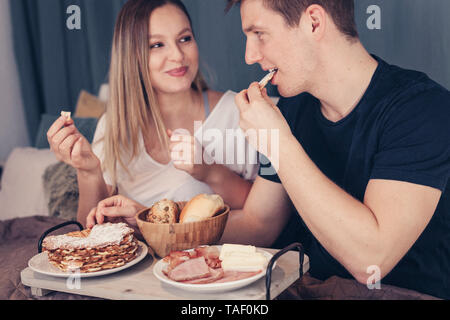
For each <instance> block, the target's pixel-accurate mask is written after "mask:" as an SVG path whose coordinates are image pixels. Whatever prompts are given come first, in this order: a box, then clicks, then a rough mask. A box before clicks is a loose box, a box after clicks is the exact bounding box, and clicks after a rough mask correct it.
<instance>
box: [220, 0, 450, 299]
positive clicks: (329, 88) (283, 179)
mask: <svg viewBox="0 0 450 320" xmlns="http://www.w3.org/2000/svg"><path fill="white" fill-rule="evenodd" d="M235 3H240V6H241V8H240V9H241V17H242V28H243V30H244V33H245V34H246V36H247V47H246V55H245V58H246V62H247V63H248V64H254V63H259V64H260V65H261V67H262V68H263V69H264V70H269V69H273V68H276V69H278V71H277V73H276V74H275V76H274V78H273V80H272V83H273V84H274V85H277V86H278V91H279V92H280V94H281V96H282V99H281V100H280V102H279V104H278V107H276V106H275V105H273V103H271V101H270V99H268V97H267V94H266V92H265V90H261V89H260V87H259V85H258V84H257V83H253V84H251V85H250V87H249V88H248V90H244V91H242V92H241V93H240V94H239V95H238V96H237V97H236V103H237V105H238V106H239V108H240V112H241V127H242V129H243V130H244V131H247V130H249V129H252V130H259V129H264V130H266V131H267V130H276V132H278V137H279V141H278V142H279V143H278V145H277V144H276V143H275V144H274V143H270V142H271V139H270V138H268V139H267V141H268V142H269V144H268V146H266V147H265V148H264V149H261V148H260V146H259V145H256V144H255V147H256V148H258V149H259V151H260V152H261V153H264V155H265V156H266V157H267V158H268V159H269V160H270V161H271V163H272V164H274V166H275V169H276V171H277V174H276V175H273V176H269V175H262V173H260V177H258V178H257V180H256V181H255V183H254V185H253V188H252V190H251V192H250V194H249V197H248V199H247V201H246V203H245V206H244V208H243V210H241V211H234V212H232V214H231V216H230V218H229V223H228V224H227V227H226V229H225V232H224V236H223V238H222V240H221V241H222V242H234V243H252V244H254V245H257V246H271V245H272V244H273V242H274V241H275V240H276V238H277V237H278V236H279V234H280V233H281V232H282V230H283V228H284V227H285V226H286V223H287V221H288V219H289V215H290V205H291V203H292V204H293V205H294V207H295V209H296V211H297V212H298V216H299V217H300V218H301V221H302V223H304V225H306V226H307V228H308V232H310V234H311V235H312V236H313V237H312V240H311V242H310V243H309V244H307V246H306V247H307V248H306V251H307V254H308V255H309V257H310V272H311V275H312V276H314V277H316V278H319V279H326V278H328V277H330V276H332V275H337V276H341V277H354V278H355V279H356V280H358V281H359V282H361V283H363V284H366V283H367V281H368V279H369V277H370V276H371V275H372V273H373V270H374V268H375V269H376V268H379V269H378V270H379V271H380V272H381V278H382V280H381V283H382V284H383V283H386V284H392V285H395V286H399V287H404V288H410V289H413V290H416V291H419V292H422V293H427V294H430V295H434V296H437V297H441V298H450V190H449V188H448V187H447V185H448V177H449V172H450V158H449V157H450V131H449V129H448V125H449V123H450V94H449V92H448V91H447V90H446V89H444V88H443V87H441V86H439V85H438V84H436V83H435V82H433V81H432V80H430V79H429V78H428V77H427V76H426V75H424V74H422V73H419V72H414V71H407V70H403V69H401V68H398V67H395V66H392V65H389V64H387V63H386V62H384V61H383V60H381V59H380V58H378V57H376V56H372V55H370V54H369V53H368V52H367V51H366V50H365V49H364V47H363V46H362V44H361V42H360V41H359V39H358V34H357V31H356V27H355V22H354V3H353V0H314V1H313V0H290V1H279V0H242V1H239V0H229V7H231V6H232V5H233V4H235ZM269 132H273V131H269ZM278 148H279V149H278ZM266 167H268V166H266ZM263 169H265V168H264V167H263V168H262V169H261V170H263Z"/></svg>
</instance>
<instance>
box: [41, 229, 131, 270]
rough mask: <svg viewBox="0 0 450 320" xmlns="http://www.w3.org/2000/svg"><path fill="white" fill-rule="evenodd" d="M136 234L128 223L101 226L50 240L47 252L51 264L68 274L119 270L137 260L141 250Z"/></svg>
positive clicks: (48, 240) (44, 245) (44, 246)
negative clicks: (69, 272) (70, 272)
mask: <svg viewBox="0 0 450 320" xmlns="http://www.w3.org/2000/svg"><path fill="white" fill-rule="evenodd" d="M133 232H134V231H133V229H131V228H130V227H128V226H127V224H125V223H117V224H113V223H105V224H97V225H95V226H94V227H93V228H92V229H90V230H89V229H86V230H83V231H78V232H71V233H67V234H65V235H59V236H48V237H46V238H45V239H44V241H43V251H45V252H47V254H48V259H49V262H50V263H51V264H53V265H54V266H56V267H57V268H59V269H60V270H62V271H65V272H66V271H73V270H79V271H80V272H81V273H89V272H95V271H100V270H107V269H113V268H118V267H121V266H123V265H124V264H125V263H127V262H129V261H131V260H133V259H135V258H136V256H137V250H138V248H139V246H138V242H137V240H136V238H135V237H134V234H133Z"/></svg>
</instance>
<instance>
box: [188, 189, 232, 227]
mask: <svg viewBox="0 0 450 320" xmlns="http://www.w3.org/2000/svg"><path fill="white" fill-rule="evenodd" d="M224 207H225V204H224V203H223V199H222V198H221V197H220V196H219V195H217V194H213V195H208V194H199V195H197V196H195V197H194V198H192V199H191V200H190V201H189V202H188V203H187V204H186V206H185V207H184V208H183V210H182V211H181V214H180V223H188V222H198V221H202V220H206V219H208V218H211V217H213V216H214V215H216V214H217V213H218V212H220V211H221V210H223V208H224Z"/></svg>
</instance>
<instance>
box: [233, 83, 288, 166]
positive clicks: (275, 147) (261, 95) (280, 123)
mask: <svg viewBox="0 0 450 320" xmlns="http://www.w3.org/2000/svg"><path fill="white" fill-rule="evenodd" d="M235 101H236V104H237V106H238V108H239V111H240V123H239V125H240V127H241V129H242V130H243V131H244V133H245V135H246V137H247V140H248V141H249V143H250V144H251V145H252V147H253V148H255V149H256V150H258V151H259V152H260V153H262V154H264V155H265V156H266V157H267V158H268V159H270V160H271V161H273V160H274V159H273V158H274V157H277V156H278V154H279V152H278V151H279V147H280V141H282V140H283V139H285V138H287V137H289V136H290V135H292V133H291V129H290V128H289V125H288V123H287V122H286V120H285V119H284V117H283V115H282V113H281V112H280V109H278V107H277V106H276V105H274V103H273V102H272V100H271V99H270V98H269V96H268V95H267V90H266V89H263V90H261V89H260V87H259V84H258V83H257V82H254V83H252V84H251V85H250V87H249V88H248V89H247V90H243V91H241V92H240V93H239V94H238V95H237V96H236V98H235Z"/></svg>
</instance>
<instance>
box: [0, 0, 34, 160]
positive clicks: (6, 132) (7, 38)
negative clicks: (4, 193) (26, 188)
mask: <svg viewBox="0 0 450 320" xmlns="http://www.w3.org/2000/svg"><path fill="white" fill-rule="evenodd" d="M28 143H29V142H28V134H27V129H26V126H25V117H24V111H23V103H22V97H21V94H20V85H19V76H18V74H17V65H16V60H15V59H14V50H13V44H12V30H11V20H10V16H9V1H8V0H0V164H1V163H3V162H4V161H6V157H7V156H8V154H9V153H10V152H11V150H12V149H13V148H14V147H16V146H26V145H28Z"/></svg>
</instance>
